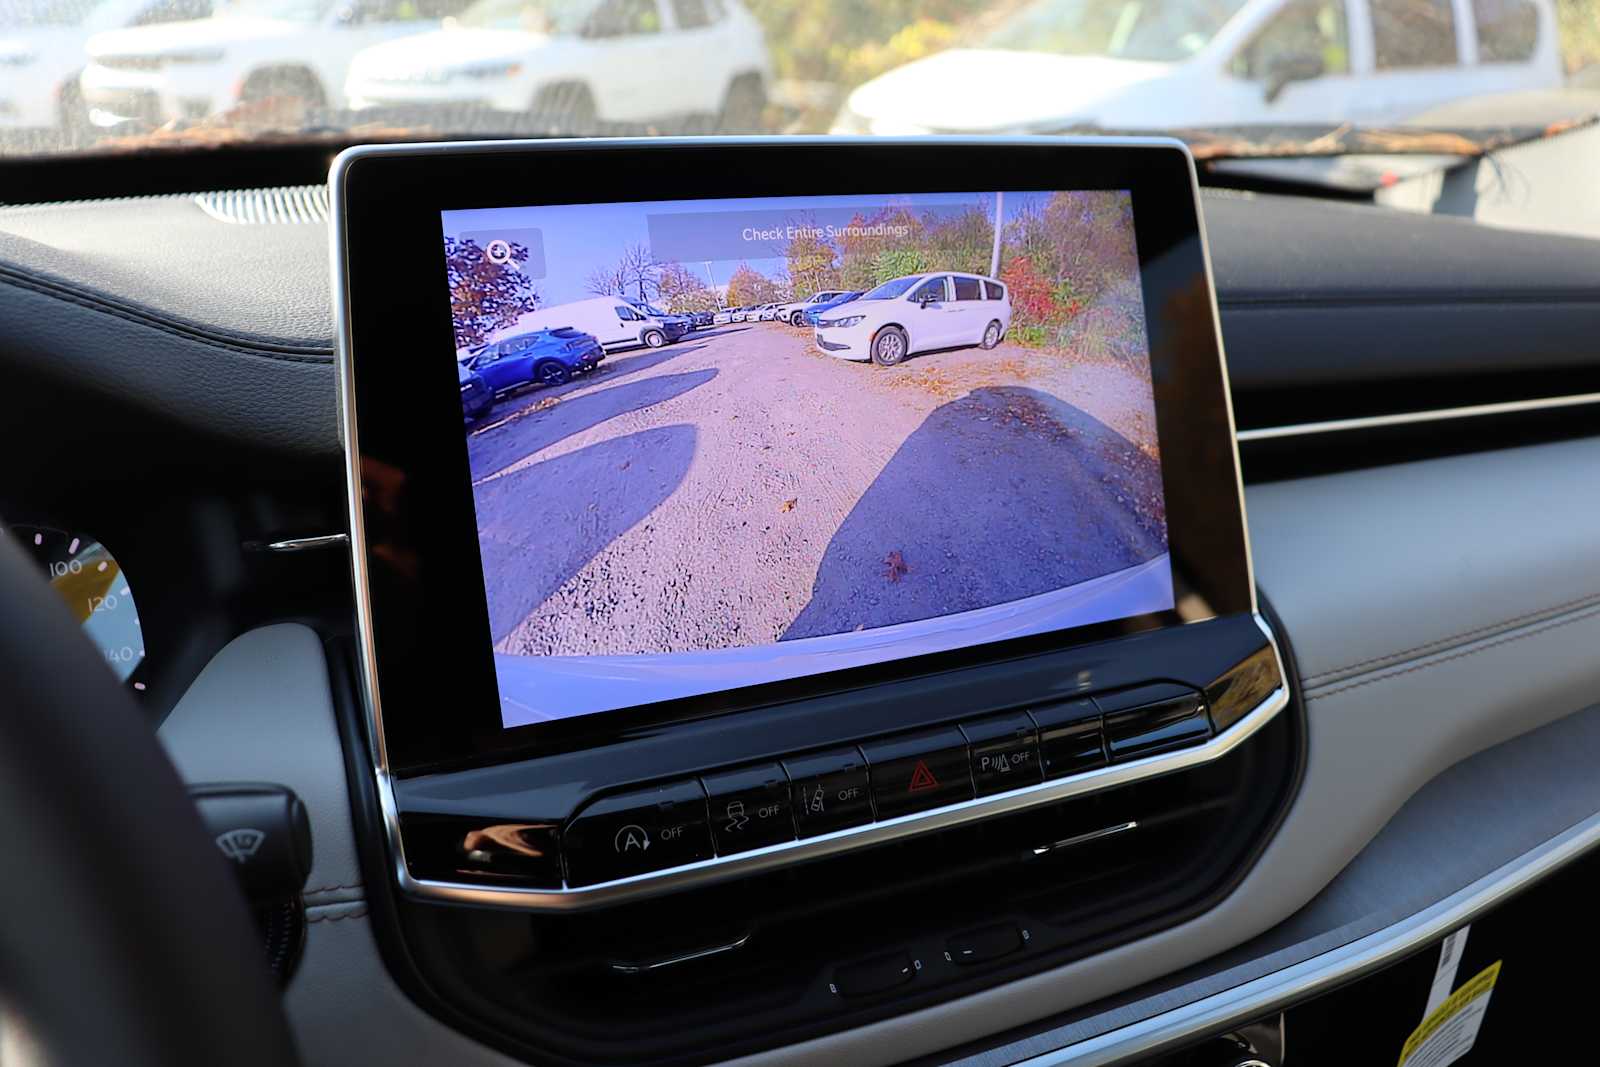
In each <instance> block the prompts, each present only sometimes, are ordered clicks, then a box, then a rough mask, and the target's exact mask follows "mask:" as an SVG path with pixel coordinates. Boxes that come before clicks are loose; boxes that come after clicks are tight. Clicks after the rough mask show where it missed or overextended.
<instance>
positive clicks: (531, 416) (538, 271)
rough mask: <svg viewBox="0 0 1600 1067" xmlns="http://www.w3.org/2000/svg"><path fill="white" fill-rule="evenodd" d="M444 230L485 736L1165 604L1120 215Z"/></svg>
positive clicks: (1154, 451)
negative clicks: (491, 703)
mask: <svg viewBox="0 0 1600 1067" xmlns="http://www.w3.org/2000/svg"><path fill="white" fill-rule="evenodd" d="M441 214H442V220H441V221H442V236H443V245H442V248H441V250H440V261H439V265H440V268H441V269H440V271H439V273H438V278H439V282H438V284H439V286H440V287H441V289H447V290H448V295H449V305H450V315H451V324H452V327H453V333H454V345H455V350H454V351H453V352H450V351H447V350H445V346H443V345H441V346H439V347H438V348H437V350H433V351H429V352H427V353H425V354H423V356H422V357H421V358H426V359H430V360H433V361H435V362H442V361H444V360H447V359H452V358H453V359H454V360H455V361H456V364H457V374H456V378H457V381H458V383H459V385H460V389H461V403H462V421H463V433H464V434H465V436H466V457H467V467H468V472H469V474H468V476H469V477H470V482H471V498H472V505H473V509H474V511H475V522H476V529H477V540H478V551H479V556H480V561H481V571H482V583H483V593H484V597H485V601H486V604H487V611H488V621H489V635H488V636H489V641H490V643H491V644H492V648H493V663H494V673H495V679H496V683H497V686H498V692H499V697H500V713H501V720H502V725H503V726H504V727H518V726H525V725H529V724H533V723H541V722H547V721H550V720H555V719H562V718H572V717H577V716H584V715H591V714H595V713H599V712H605V711H611V710H614V709H619V708H631V707H636V706H639V705H646V704H653V703H657V702H661V701H668V700H676V699H680V698H685V697H694V696H697V695H701V694H706V693H712V692H721V691H725V690H732V689H739V688H743V687H747V686H754V685H761V684H764V683H770V682H776V681H782V680H787V679H796V678H803V677H806V676H810V675H816V674H820V673H824V672H830V671H836V670H843V669H848V668H854V667H860V666H864V665H869V664H879V663H883V662H886V661H891V660H896V659H901V658H905V657H912V656H921V655H926V654H930V653H939V652H945V651H949V650H953V649H961V648H968V647H970V646H975V645H984V644H988V643H991V642H997V641H1003V640H1009V639H1013V638H1019V637H1027V636H1030V635H1038V634H1044V633H1049V632H1053V631H1060V630H1067V629H1072V628H1075V627H1081V626H1087V625H1090V624H1095V623H1103V622H1107V621H1111V620H1120V619H1126V618H1130V617H1134V616H1143V615H1148V614H1151V613H1159V612H1170V611H1171V610H1172V609H1173V608H1174V599H1175V598H1174V579H1173V568H1172V565H1171V562H1170V556H1169V551H1168V532H1167V515H1166V497H1167V494H1166V491H1165V489H1164V486H1163V479H1162V455H1161V451H1162V447H1163V444H1164V442H1162V441H1161V440H1159V439H1158V436H1157V432H1156V428H1157V419H1156V403H1155V390H1154V387H1153V384H1152V360H1151V344H1150V330H1149V327H1148V319H1149V316H1150V315H1151V313H1152V312H1151V309H1150V308H1149V307H1147V306H1146V302H1145V301H1146V297H1145V292H1146V288H1145V286H1144V284H1143V283H1142V279H1141V273H1140V271H1141V268H1140V263H1141V257H1140V249H1139V247H1138V241H1137V240H1136V227H1135V203H1134V197H1133V195H1132V194H1131V192H1130V191H1129V190H1127V189H1116V188H1103V189H1089V190H1084V189H1078V190H1074V189H1063V190H1058V191H1048V190H1046V191H1007V190H995V191H985V190H977V191H972V192H939V193H926V192H892V191H890V192H884V193H881V194H851V195H832V196H782V197H763V198H740V199H702V200H676V201H672V200H663V201H657V202H630V203H594V204H560V205H554V206H526V207H518V206H507V207H491V208H482V207H475V208H472V209H468V210H443V211H442V213H441ZM429 380H431V381H435V382H438V383H439V386H440V387H441V388H442V386H443V382H444V380H445V379H444V378H443V377H442V376H437V375H436V376H435V377H433V378H431V379H429Z"/></svg>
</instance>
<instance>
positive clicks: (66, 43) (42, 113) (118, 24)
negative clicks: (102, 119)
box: [0, 0, 211, 131]
mask: <svg viewBox="0 0 1600 1067" xmlns="http://www.w3.org/2000/svg"><path fill="white" fill-rule="evenodd" d="M209 14H211V0H33V2H28V3H19V4H0V129H29V130H42V129H63V130H69V131H70V130H76V129H81V128H83V127H85V126H86V125H87V122H88V112H87V111H86V110H85V109H84V105H83V96H82V90H81V89H80V88H79V86H78V77H79V75H80V74H81V73H82V72H83V63H84V49H85V48H86V46H87V45H88V42H89V39H90V38H91V37H92V36H94V35H95V34H96V33H100V32H102V31H105V30H114V29H123V28H125V27H131V26H151V25H155V24H157V23H161V22H172V21H177V20H181V19H197V18H203V17H205V16H206V15H209Z"/></svg>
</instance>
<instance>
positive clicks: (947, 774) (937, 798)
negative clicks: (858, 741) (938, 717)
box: [861, 726, 972, 819]
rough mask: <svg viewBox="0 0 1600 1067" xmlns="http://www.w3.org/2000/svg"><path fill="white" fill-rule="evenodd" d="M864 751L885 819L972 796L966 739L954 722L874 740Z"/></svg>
mask: <svg viewBox="0 0 1600 1067" xmlns="http://www.w3.org/2000/svg"><path fill="white" fill-rule="evenodd" d="M861 752H862V754H863V755H865V756H866V757H867V766H868V768H870V770H871V773H872V799H873V802H874V803H875V804H876V805H877V808H878V818H880V819H892V818H894V817H895V816H896V815H908V814H910V813H911V812H914V811H926V810H927V809H929V808H938V807H943V806H944V805H946V804H955V803H959V802H960V801H963V800H971V799H972V773H971V771H969V770H968V768H967V739H966V737H965V736H964V735H963V734H962V733H961V731H960V730H958V729H956V728H955V727H954V726H951V727H948V728H946V729H943V730H928V731H925V732H923V733H918V734H906V735H903V736H901V737H892V738H888V739H887V740H883V741H869V742H867V743H866V744H864V745H862V746H861Z"/></svg>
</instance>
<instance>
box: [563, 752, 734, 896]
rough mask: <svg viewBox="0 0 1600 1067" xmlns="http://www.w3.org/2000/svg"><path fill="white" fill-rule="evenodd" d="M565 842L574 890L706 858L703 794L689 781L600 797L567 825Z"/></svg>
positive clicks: (708, 835) (708, 854)
mask: <svg viewBox="0 0 1600 1067" xmlns="http://www.w3.org/2000/svg"><path fill="white" fill-rule="evenodd" d="M563 843H564V845H565V853H566V859H567V884H568V885H573V886H580V885H593V884H594V883H596V882H609V881H612V880H613V879H617V878H627V877H630V876H632V875H635V874H645V873H647V872H650V871H659V870H663V869H665V868H667V867H678V866H681V865H683V864H685V863H694V862H696V861H698V860H706V859H710V858H711V831H710V829H709V828H708V827H707V825H706V794H705V790H704V789H702V788H701V787H700V783H699V782H698V781H695V780H694V779H693V778H691V779H689V780H687V781H683V782H671V783H669V784H667V785H663V786H657V787H656V788H654V789H639V790H636V791H634V792H631V793H619V794H617V795H615V796H609V797H602V798H601V799H599V800H596V801H595V802H594V803H592V804H590V805H589V806H588V807H586V808H584V809H583V810H582V811H581V812H579V813H578V814H577V816H576V817H574V818H573V820H572V821H571V822H570V823H568V824H567V831H566V833H565V834H564V835H563Z"/></svg>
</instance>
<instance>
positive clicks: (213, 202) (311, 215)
mask: <svg viewBox="0 0 1600 1067" xmlns="http://www.w3.org/2000/svg"><path fill="white" fill-rule="evenodd" d="M194 202H195V204H196V205H197V206H198V207H199V208H200V210H201V211H204V212H205V213H206V214H207V215H210V216H211V217H212V218H214V219H216V220H217V221H218V222H228V223H233V224H235V225H240V226H281V225H292V224H298V223H315V224H319V225H320V224H324V223H326V222H327V221H328V190H327V189H326V188H325V187H324V186H320V185H295V186H283V187H279V188H276V189H238V190H234V191H231V192H219V193H196V194H195V195H194Z"/></svg>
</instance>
